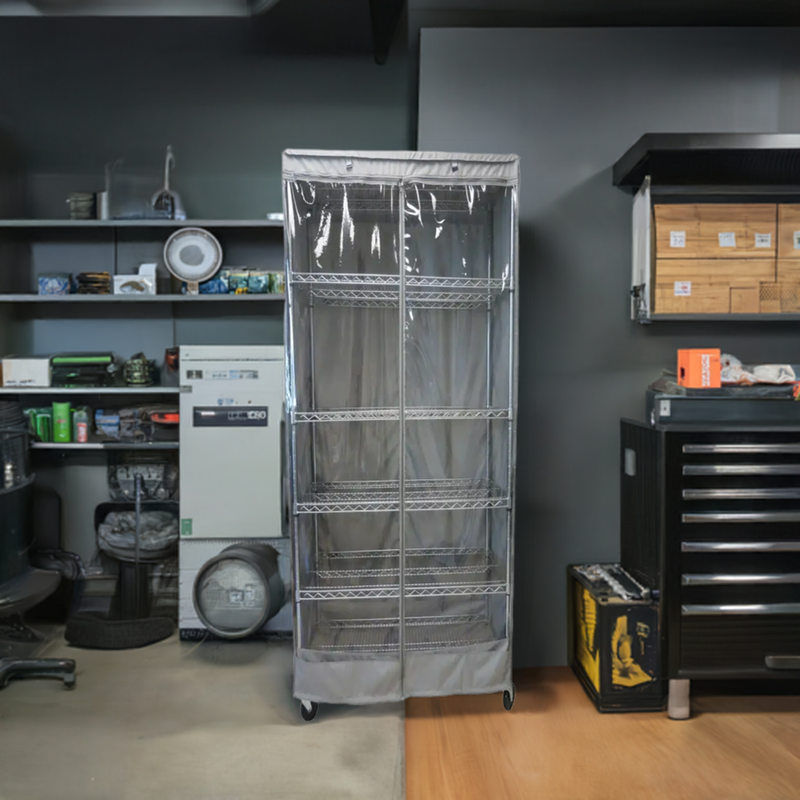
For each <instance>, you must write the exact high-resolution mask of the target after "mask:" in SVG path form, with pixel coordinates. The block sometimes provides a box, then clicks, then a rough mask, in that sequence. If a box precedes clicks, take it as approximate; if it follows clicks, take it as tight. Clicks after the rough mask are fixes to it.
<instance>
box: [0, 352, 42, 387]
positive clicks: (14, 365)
mask: <svg viewBox="0 0 800 800" xmlns="http://www.w3.org/2000/svg"><path fill="white" fill-rule="evenodd" d="M49 385H50V359H49V358H17V357H16V356H5V357H4V358H3V386H8V387H15V388H19V389H24V388H25V387H28V386H31V387H33V386H49Z"/></svg>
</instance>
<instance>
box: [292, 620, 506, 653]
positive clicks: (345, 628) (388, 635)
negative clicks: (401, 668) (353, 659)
mask: <svg viewBox="0 0 800 800" xmlns="http://www.w3.org/2000/svg"><path fill="white" fill-rule="evenodd" d="M399 633H400V630H399V620H398V619H396V618H384V619H375V620H370V619H355V620H338V621H333V622H329V623H323V624H322V625H320V626H318V627H317V628H316V629H315V630H314V631H313V633H312V634H311V636H310V639H309V641H308V643H307V645H306V646H307V647H308V649H311V650H323V651H327V652H330V653H351V652H352V653H365V652H375V653H386V652H398V653H399V649H400V645H399ZM502 638H503V637H500V636H498V635H497V634H496V633H495V631H494V630H493V629H492V627H491V625H490V623H489V621H488V619H487V618H486V617H484V616H482V615H481V616H479V615H458V616H442V617H407V618H406V622H405V649H406V650H408V651H420V650H436V649H442V648H447V647H469V646H470V645H478V644H488V643H491V642H495V641H501V640H502Z"/></svg>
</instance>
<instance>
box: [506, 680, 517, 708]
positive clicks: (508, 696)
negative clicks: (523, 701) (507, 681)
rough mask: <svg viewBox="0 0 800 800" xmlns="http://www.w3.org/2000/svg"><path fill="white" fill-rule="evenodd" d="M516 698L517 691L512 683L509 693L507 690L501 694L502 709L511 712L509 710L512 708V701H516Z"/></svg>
mask: <svg viewBox="0 0 800 800" xmlns="http://www.w3.org/2000/svg"><path fill="white" fill-rule="evenodd" d="M516 697H517V689H516V687H515V686H514V684H513V683H512V684H511V691H510V692H509V691H508V689H506V690H505V691H504V692H503V708H505V710H506V711H511V709H512V708H513V707H514V700H515V699H516Z"/></svg>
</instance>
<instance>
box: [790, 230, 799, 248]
mask: <svg viewBox="0 0 800 800" xmlns="http://www.w3.org/2000/svg"><path fill="white" fill-rule="evenodd" d="M792 238H793V239H794V249H795V250H800V231H795V232H794V236H793V237H792Z"/></svg>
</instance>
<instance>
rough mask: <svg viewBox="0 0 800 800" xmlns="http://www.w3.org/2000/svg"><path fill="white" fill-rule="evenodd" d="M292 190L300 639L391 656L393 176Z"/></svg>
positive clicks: (395, 625) (394, 609)
mask: <svg viewBox="0 0 800 800" xmlns="http://www.w3.org/2000/svg"><path fill="white" fill-rule="evenodd" d="M285 192H286V214H287V217H286V235H287V250H288V259H289V262H288V267H289V268H288V270H287V293H288V301H289V302H288V309H289V315H288V332H289V336H290V337H291V347H290V352H291V357H290V361H289V375H288V381H289V387H290V392H289V400H290V406H291V408H290V409H289V410H290V411H291V412H292V417H293V420H294V423H293V425H292V448H291V449H292V467H293V476H292V479H293V492H292V495H293V500H294V502H293V512H294V520H293V534H294V537H295V582H296V583H295V595H296V597H295V599H296V601H297V606H296V611H297V634H298V643H297V646H298V648H299V649H300V650H301V651H303V654H304V655H303V657H304V658H306V659H309V658H312V659H315V660H326V659H331V660H341V659H342V658H346V657H348V656H350V657H353V658H368V657H369V656H370V655H372V656H373V657H375V658H379V657H380V658H389V659H392V658H397V657H398V654H399V649H398V647H399V619H400V610H399V606H400V600H399V592H398V584H399V580H400V576H399V573H400V542H399V528H400V525H399V482H400V465H401V450H400V380H399V374H400V333H399V331H400V307H399V298H400V270H399V260H398V250H399V247H398V239H399V233H400V208H399V187H398V185H397V184H396V183H395V184H387V185H381V184H371V183H356V182H341V183H330V182H313V181H291V182H288V183H287V184H286V186H285Z"/></svg>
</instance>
